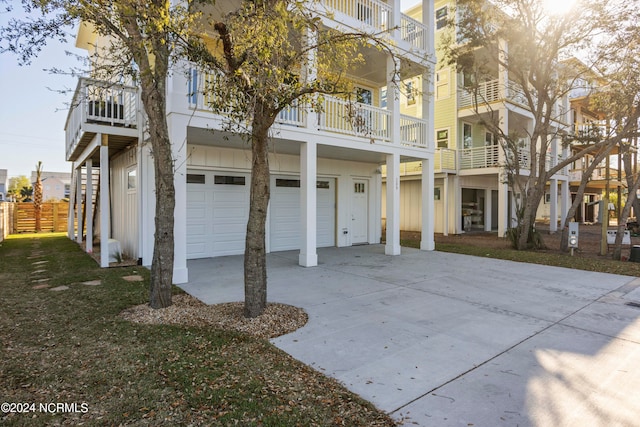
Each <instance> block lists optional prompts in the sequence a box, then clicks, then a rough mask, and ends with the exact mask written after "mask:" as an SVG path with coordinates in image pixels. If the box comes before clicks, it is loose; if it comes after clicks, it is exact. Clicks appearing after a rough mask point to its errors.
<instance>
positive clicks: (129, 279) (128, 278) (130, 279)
mask: <svg viewBox="0 0 640 427" xmlns="http://www.w3.org/2000/svg"><path fill="white" fill-rule="evenodd" d="M122 278H123V279H124V280H126V281H127V282H142V281H144V278H143V277H142V276H140V275H139V274H134V275H133V276H122Z"/></svg>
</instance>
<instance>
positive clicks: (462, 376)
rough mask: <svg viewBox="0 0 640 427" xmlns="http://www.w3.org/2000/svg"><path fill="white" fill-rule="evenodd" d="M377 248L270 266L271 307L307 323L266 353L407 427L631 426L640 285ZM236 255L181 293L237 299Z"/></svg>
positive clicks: (636, 401) (324, 252)
mask: <svg viewBox="0 0 640 427" xmlns="http://www.w3.org/2000/svg"><path fill="white" fill-rule="evenodd" d="M402 251H403V254H402V255H401V256H396V257H391V256H385V255H384V247H383V246H381V245H371V246H358V247H350V248H326V249H320V250H318V257H319V261H320V265H319V266H318V267H313V268H302V267H299V266H297V258H298V252H281V253H275V254H270V255H269V256H268V265H269V271H268V277H269V288H268V300H269V301H277V302H282V303H287V304H292V305H296V306H299V307H303V308H304V309H305V310H306V311H307V313H308V314H309V322H308V324H307V325H306V326H305V327H303V328H301V329H299V330H298V331H296V332H294V333H292V334H288V335H285V336H282V337H279V338H276V339H273V340H272V342H273V343H274V344H275V345H276V346H278V347H279V348H281V349H283V350H284V351H286V352H287V353H289V354H291V355H292V356H293V357H295V358H297V359H299V360H301V361H302V362H304V363H306V364H308V365H311V366H313V367H314V368H316V369H318V370H320V371H322V372H323V373H325V374H327V375H329V376H332V377H334V378H336V379H338V380H339V381H341V382H342V383H343V384H344V385H345V386H346V387H348V388H349V389H350V390H352V391H354V392H355V393H358V394H359V395H361V396H362V397H363V398H365V399H367V400H369V401H371V402H373V403H374V404H375V405H376V406H377V407H378V408H380V409H382V410H384V411H386V412H388V413H390V414H391V416H393V417H394V418H395V419H397V420H399V421H402V422H403V423H404V424H405V425H420V426H438V427H442V426H475V427H482V426H486V427H495V426H520V427H522V426H554V427H555V426H581V427H583V426H603V427H604V426H607V427H610V426H637V425H639V423H640V421H639V420H640V279H635V278H633V277H627V276H619V275H610V274H602V273H592V272H584V271H577V270H570V269H563V268H557V267H547V266H540V265H534V264H523V263H515V262H510V261H502V260H495V259H485V258H479V257H471V256H465V255H456V254H448V253H444V252H421V251H418V250H414V249H407V248H402ZM242 262H243V260H242V257H241V256H233V257H222V258H215V259H204V260H193V261H189V264H188V267H189V276H190V282H189V283H188V284H186V285H183V286H182V287H183V288H184V289H185V290H186V291H187V292H188V293H190V294H192V295H194V296H196V297H197V298H199V299H201V300H202V301H204V302H206V303H209V304H215V303H220V302H227V301H238V300H242V299H243V298H244V297H243V279H242Z"/></svg>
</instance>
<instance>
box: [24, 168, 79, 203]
mask: <svg viewBox="0 0 640 427" xmlns="http://www.w3.org/2000/svg"><path fill="white" fill-rule="evenodd" d="M36 179H37V175H36V172H35V171H31V185H34V184H35V182H36ZM40 180H41V181H42V201H43V202H51V201H60V200H63V199H68V198H69V193H70V188H71V173H69V172H47V171H42V173H41V175H40Z"/></svg>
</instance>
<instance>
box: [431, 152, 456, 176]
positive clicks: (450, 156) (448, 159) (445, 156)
mask: <svg viewBox="0 0 640 427" xmlns="http://www.w3.org/2000/svg"><path fill="white" fill-rule="evenodd" d="M434 169H435V170H436V171H442V170H451V171H455V170H456V150H452V149H450V148H437V149H436V155H435V158H434Z"/></svg>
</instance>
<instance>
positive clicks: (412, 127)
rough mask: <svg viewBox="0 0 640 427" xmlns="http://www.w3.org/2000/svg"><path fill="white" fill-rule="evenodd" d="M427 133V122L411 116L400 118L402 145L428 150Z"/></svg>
mask: <svg viewBox="0 0 640 427" xmlns="http://www.w3.org/2000/svg"><path fill="white" fill-rule="evenodd" d="M385 111H386V110H385ZM426 132H427V122H425V121H424V120H420V119H416V118H415V117H411V116H405V115H401V116H400V141H401V142H402V145H408V146H410V147H418V148H427V139H426V138H425V135H426Z"/></svg>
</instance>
